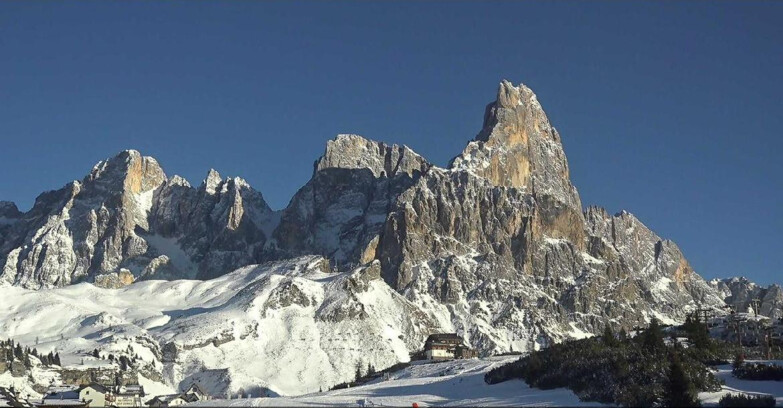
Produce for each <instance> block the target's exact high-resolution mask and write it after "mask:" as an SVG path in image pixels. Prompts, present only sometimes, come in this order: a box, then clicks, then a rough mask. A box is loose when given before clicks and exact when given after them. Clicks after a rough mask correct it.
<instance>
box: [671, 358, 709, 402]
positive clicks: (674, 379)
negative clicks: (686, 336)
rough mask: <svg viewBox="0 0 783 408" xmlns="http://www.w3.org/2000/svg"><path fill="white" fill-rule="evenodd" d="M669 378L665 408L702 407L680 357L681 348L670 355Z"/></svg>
mask: <svg viewBox="0 0 783 408" xmlns="http://www.w3.org/2000/svg"><path fill="white" fill-rule="evenodd" d="M669 358H670V360H671V362H670V364H669V376H668V378H667V380H666V383H665V384H664V396H663V397H664V406H667V407H700V406H701V404H700V403H699V400H698V399H697V398H696V391H695V390H694V387H693V384H691V382H690V380H689V379H688V376H687V375H686V374H685V370H684V369H683V367H682V362H681V361H680V356H679V347H675V350H674V351H673V352H672V353H670V355H669Z"/></svg>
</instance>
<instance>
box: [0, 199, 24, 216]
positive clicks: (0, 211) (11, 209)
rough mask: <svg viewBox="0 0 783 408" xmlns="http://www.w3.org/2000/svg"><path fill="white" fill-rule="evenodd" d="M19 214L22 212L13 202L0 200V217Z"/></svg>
mask: <svg viewBox="0 0 783 408" xmlns="http://www.w3.org/2000/svg"><path fill="white" fill-rule="evenodd" d="M21 215H22V213H21V212H20V211H19V208H17V207H16V204H15V203H13V202H11V201H0V217H6V218H17V217H20V216H21Z"/></svg>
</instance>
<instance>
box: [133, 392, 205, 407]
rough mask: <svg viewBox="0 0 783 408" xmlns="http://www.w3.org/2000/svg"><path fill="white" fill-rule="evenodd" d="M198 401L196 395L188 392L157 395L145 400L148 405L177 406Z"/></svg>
mask: <svg viewBox="0 0 783 408" xmlns="http://www.w3.org/2000/svg"><path fill="white" fill-rule="evenodd" d="M196 401H198V397H196V396H195V395H188V394H169V395H158V396H157V397H155V398H153V399H151V400H149V401H147V402H146V405H149V406H150V407H178V406H180V405H184V404H187V403H189V402H196Z"/></svg>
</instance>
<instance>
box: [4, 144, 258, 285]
mask: <svg viewBox="0 0 783 408" xmlns="http://www.w3.org/2000/svg"><path fill="white" fill-rule="evenodd" d="M215 174H216V173H215ZM217 178H218V179H217V180H215V179H214V177H213V178H212V179H209V180H207V181H209V183H214V184H215V185H214V186H213V185H208V184H209V183H207V182H206V181H205V184H204V185H203V186H202V187H201V188H200V189H193V188H191V187H190V186H189V185H187V182H186V181H184V179H182V178H181V177H178V176H175V177H173V178H172V179H171V180H168V179H167V177H166V175H165V173H164V172H163V169H162V168H161V167H160V165H159V164H158V163H157V161H156V160H155V159H153V158H151V157H144V156H142V155H141V154H140V153H139V152H137V151H134V150H127V151H124V152H121V153H120V154H119V155H117V156H115V157H113V158H111V159H108V160H105V161H102V162H100V163H98V164H97V165H95V167H94V168H93V169H92V171H91V172H90V174H89V175H87V176H86V177H85V178H84V179H83V180H82V181H73V182H71V183H68V184H67V185H66V186H65V187H63V188H62V189H60V190H56V191H50V192H47V193H44V194H41V195H40V196H39V197H38V198H37V199H36V202H35V204H34V206H33V208H32V209H31V210H30V211H29V212H27V213H25V214H20V213H19V212H18V210H16V207H15V206H13V205H8V204H4V205H3V206H0V211H2V218H0V219H1V220H3V222H0V228H2V232H3V234H2V239H0V265H2V267H3V269H2V275H1V276H0V279H1V280H2V281H6V282H9V283H12V284H15V285H19V286H24V287H27V288H41V287H56V286H63V285H67V284H70V283H74V282H80V281H84V280H87V281H96V278H98V277H99V276H100V278H98V279H97V282H98V283H99V284H101V285H109V286H117V285H124V284H127V283H130V282H132V281H133V280H134V279H133V277H129V276H128V275H127V274H124V273H121V271H122V270H123V269H125V270H128V271H130V273H132V275H133V276H135V277H136V278H138V277H150V276H155V277H157V278H161V277H163V278H182V277H195V276H203V277H209V276H215V275H218V274H222V273H225V271H227V270H231V269H234V268H236V267H238V266H242V265H247V264H249V263H253V262H254V261H255V255H256V254H255V251H256V250H259V251H260V248H261V247H263V244H264V234H263V232H262V228H263V224H264V222H265V221H266V220H267V219H269V218H271V210H270V209H269V207H268V206H267V205H266V203H265V202H264V200H263V197H262V196H261V194H260V193H258V192H256V191H255V190H253V189H252V188H250V186H249V185H247V183H246V182H244V180H242V179H238V178H237V179H231V178H228V179H226V180H223V179H220V178H219V176H217ZM8 220H10V221H8Z"/></svg>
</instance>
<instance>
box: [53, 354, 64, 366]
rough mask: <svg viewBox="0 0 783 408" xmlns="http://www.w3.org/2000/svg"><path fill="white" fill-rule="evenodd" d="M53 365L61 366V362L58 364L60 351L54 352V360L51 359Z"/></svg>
mask: <svg viewBox="0 0 783 408" xmlns="http://www.w3.org/2000/svg"><path fill="white" fill-rule="evenodd" d="M52 362H53V363H54V365H57V366H60V367H62V364H60V353H55V354H54V361H52Z"/></svg>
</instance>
